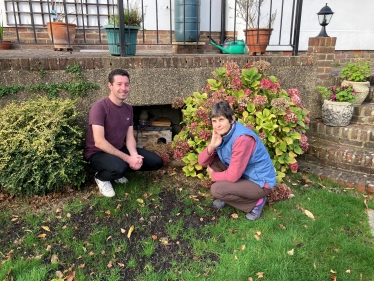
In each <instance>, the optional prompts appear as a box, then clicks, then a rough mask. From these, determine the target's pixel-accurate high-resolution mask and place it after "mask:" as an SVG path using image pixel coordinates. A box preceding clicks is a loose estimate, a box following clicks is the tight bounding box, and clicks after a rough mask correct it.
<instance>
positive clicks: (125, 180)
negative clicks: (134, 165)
mask: <svg viewBox="0 0 374 281" xmlns="http://www.w3.org/2000/svg"><path fill="white" fill-rule="evenodd" d="M114 181H115V182H116V183H127V182H129V180H128V179H126V178H125V177H122V178H119V179H116V180H114Z"/></svg>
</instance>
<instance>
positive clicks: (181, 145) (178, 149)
mask: <svg viewBox="0 0 374 281" xmlns="http://www.w3.org/2000/svg"><path fill="white" fill-rule="evenodd" d="M189 151H190V146H189V145H188V143H187V142H184V141H177V142H175V149H174V154H173V157H174V159H175V160H176V161H182V158H183V157H184V155H185V154H186V153H187V152H189Z"/></svg>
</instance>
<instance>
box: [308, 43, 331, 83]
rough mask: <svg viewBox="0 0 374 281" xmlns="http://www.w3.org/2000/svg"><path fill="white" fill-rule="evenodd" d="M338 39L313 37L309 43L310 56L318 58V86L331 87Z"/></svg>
mask: <svg viewBox="0 0 374 281" xmlns="http://www.w3.org/2000/svg"><path fill="white" fill-rule="evenodd" d="M335 45H336V37H311V38H309V43H308V53H307V54H308V55H312V56H315V57H316V64H317V67H318V77H317V83H316V85H318V86H326V87H327V86H331V85H332V79H331V71H332V64H333V62H334V59H335Z"/></svg>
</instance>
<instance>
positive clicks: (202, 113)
mask: <svg viewBox="0 0 374 281" xmlns="http://www.w3.org/2000/svg"><path fill="white" fill-rule="evenodd" d="M196 116H197V117H198V118H200V119H201V121H203V122H204V123H205V124H210V119H209V114H208V112H207V111H206V110H204V109H202V108H200V109H198V110H197V111H196Z"/></svg>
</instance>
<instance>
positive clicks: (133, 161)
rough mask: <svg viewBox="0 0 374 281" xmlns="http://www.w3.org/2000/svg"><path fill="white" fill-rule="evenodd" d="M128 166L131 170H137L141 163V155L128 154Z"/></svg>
mask: <svg viewBox="0 0 374 281" xmlns="http://www.w3.org/2000/svg"><path fill="white" fill-rule="evenodd" d="M127 163H128V164H129V166H130V168H131V169H133V170H139V169H140V168H141V167H142V165H143V156H141V155H139V154H136V155H130V156H128V161H127Z"/></svg>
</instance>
